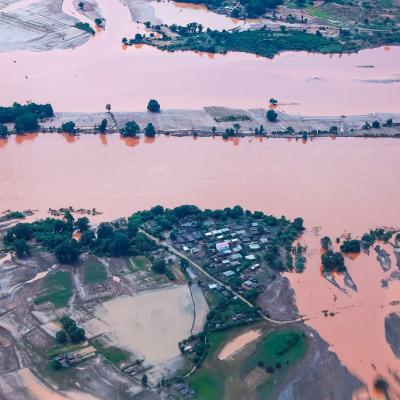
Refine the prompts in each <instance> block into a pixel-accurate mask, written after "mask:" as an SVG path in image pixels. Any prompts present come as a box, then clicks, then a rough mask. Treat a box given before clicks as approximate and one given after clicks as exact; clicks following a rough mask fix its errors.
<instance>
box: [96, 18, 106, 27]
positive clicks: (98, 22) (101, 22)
mask: <svg viewBox="0 0 400 400" xmlns="http://www.w3.org/2000/svg"><path fill="white" fill-rule="evenodd" d="M103 21H104V19H103V18H96V19H95V20H94V23H95V24H96V25H97V26H102V25H103Z"/></svg>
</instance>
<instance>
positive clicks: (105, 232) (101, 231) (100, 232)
mask: <svg viewBox="0 0 400 400" xmlns="http://www.w3.org/2000/svg"><path fill="white" fill-rule="evenodd" d="M113 232H114V229H113V227H112V226H111V225H110V224H106V223H105V222H102V223H101V224H100V225H99V227H98V228H97V238H98V239H100V240H102V239H106V238H108V237H110V236H112V234H113Z"/></svg>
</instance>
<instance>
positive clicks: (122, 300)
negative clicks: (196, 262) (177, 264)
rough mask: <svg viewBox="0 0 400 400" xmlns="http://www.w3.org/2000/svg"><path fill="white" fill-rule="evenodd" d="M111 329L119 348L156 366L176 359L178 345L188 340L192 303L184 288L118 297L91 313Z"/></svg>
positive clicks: (187, 291)
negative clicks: (137, 355)
mask: <svg viewBox="0 0 400 400" xmlns="http://www.w3.org/2000/svg"><path fill="white" fill-rule="evenodd" d="M95 314H96V316H97V318H99V319H101V320H102V321H104V322H106V323H107V324H108V325H109V326H111V327H113V329H114V332H113V334H114V335H115V337H116V339H117V343H118V345H119V346H122V347H125V348H127V349H128V350H130V351H131V352H133V353H134V354H140V355H141V356H143V357H144V358H145V360H146V361H147V362H150V363H152V364H160V363H164V362H168V361H170V360H172V359H174V358H176V357H178V356H179V355H180V354H181V352H180V350H179V348H178V342H180V341H181V340H183V339H186V338H187V337H189V336H190V334H191V332H190V330H191V327H192V323H193V302H192V298H191V296H190V290H189V287H188V286H174V287H171V288H166V289H157V290H151V291H146V292H141V293H139V294H138V295H135V296H134V297H131V296H119V297H117V298H114V299H112V300H109V301H106V302H104V303H103V304H102V305H101V306H100V307H98V308H97V309H96V311H95Z"/></svg>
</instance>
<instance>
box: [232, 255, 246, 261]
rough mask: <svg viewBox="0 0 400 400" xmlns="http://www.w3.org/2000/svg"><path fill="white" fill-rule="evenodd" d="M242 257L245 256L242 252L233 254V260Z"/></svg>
mask: <svg viewBox="0 0 400 400" xmlns="http://www.w3.org/2000/svg"><path fill="white" fill-rule="evenodd" d="M241 258H243V256H242V255H241V254H240V253H236V254H233V255H232V256H231V260H233V261H236V260H240V259H241Z"/></svg>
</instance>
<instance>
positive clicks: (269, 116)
mask: <svg viewBox="0 0 400 400" xmlns="http://www.w3.org/2000/svg"><path fill="white" fill-rule="evenodd" d="M277 118H278V113H277V112H276V111H275V110H268V111H267V120H268V121H270V122H275V121H276V120H277Z"/></svg>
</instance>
